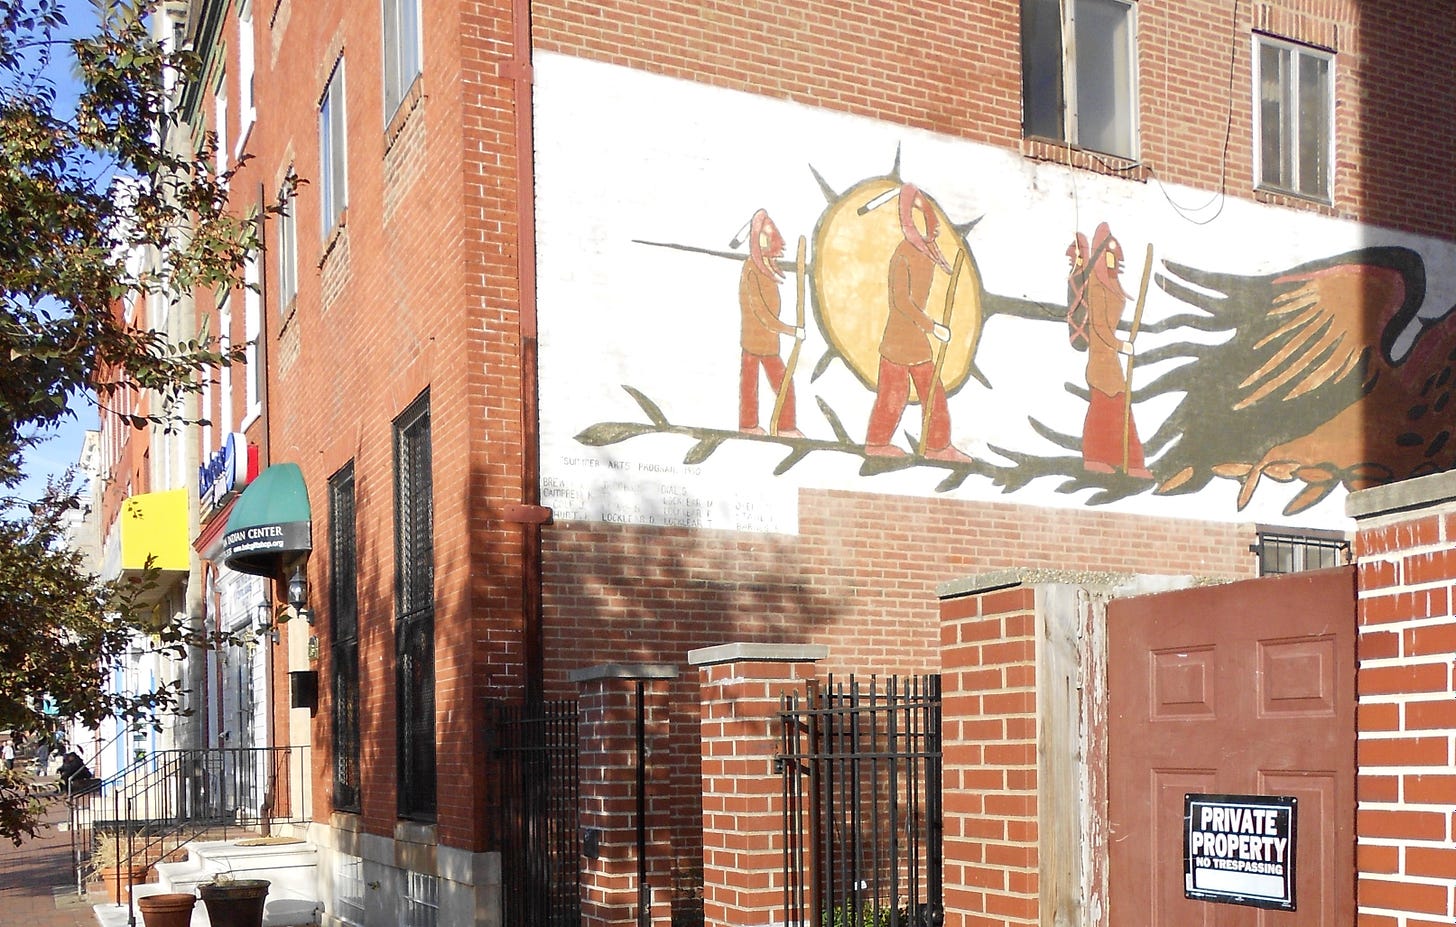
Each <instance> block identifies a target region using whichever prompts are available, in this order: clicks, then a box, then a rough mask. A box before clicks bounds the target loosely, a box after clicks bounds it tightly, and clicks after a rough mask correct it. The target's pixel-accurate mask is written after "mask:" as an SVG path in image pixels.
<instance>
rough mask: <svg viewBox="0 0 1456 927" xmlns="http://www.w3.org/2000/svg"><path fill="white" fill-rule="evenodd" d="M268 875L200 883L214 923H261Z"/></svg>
mask: <svg viewBox="0 0 1456 927" xmlns="http://www.w3.org/2000/svg"><path fill="white" fill-rule="evenodd" d="M268 885H269V882H268V880H267V879H235V880H233V881H231V882H208V883H206V884H204V885H199V886H197V892H198V894H200V895H201V896H202V903H203V904H205V905H207V917H208V919H209V920H210V921H212V927H262V925H263V901H264V900H265V899H266V898H267V897H268Z"/></svg>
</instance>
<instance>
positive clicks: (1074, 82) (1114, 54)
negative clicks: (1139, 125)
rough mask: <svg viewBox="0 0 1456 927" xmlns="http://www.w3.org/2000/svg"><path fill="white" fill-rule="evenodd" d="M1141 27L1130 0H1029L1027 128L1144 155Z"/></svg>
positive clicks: (1024, 62) (1025, 7)
mask: <svg viewBox="0 0 1456 927" xmlns="http://www.w3.org/2000/svg"><path fill="white" fill-rule="evenodd" d="M1133 34H1134V30H1133V5H1132V3H1130V2H1128V0H1021V108H1022V131H1023V132H1024V133H1025V134H1026V135H1027V136H1028V137H1031V136H1035V137H1038V138H1048V139H1052V140H1053V141H1058V142H1064V143H1066V144H1068V145H1075V146H1077V147H1079V148H1088V149H1091V150H1093V151H1100V152H1103V153H1105V154H1109V155H1114V156H1116V157H1120V158H1129V159H1131V158H1135V157H1137V145H1136V142H1135V137H1136V117H1135V114H1136V110H1137V107H1136V101H1137V96H1136V93H1135V88H1134V68H1133V61H1134V55H1133ZM1069 37H1070V39H1071V41H1068V38H1069Z"/></svg>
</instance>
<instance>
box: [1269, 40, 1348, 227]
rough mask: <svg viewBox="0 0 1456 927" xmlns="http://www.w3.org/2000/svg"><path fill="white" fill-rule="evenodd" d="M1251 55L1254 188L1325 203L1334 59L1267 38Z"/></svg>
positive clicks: (1327, 183) (1328, 177)
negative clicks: (1255, 183) (1255, 140)
mask: <svg viewBox="0 0 1456 927" xmlns="http://www.w3.org/2000/svg"><path fill="white" fill-rule="evenodd" d="M1254 52H1255V54H1254V67H1255V73H1254V87H1255V91H1254V92H1255V95H1256V98H1255V100H1254V118H1255V120H1256V122H1257V123H1258V125H1257V127H1256V131H1255V133H1254V137H1255V138H1256V139H1257V146H1258V147H1257V148H1256V149H1255V154H1254V158H1255V163H1256V170H1257V176H1258V178H1259V186H1260V187H1265V188H1268V189H1273V190H1281V191H1285V192H1288V193H1297V194H1299V195H1301V196H1308V197H1312V198H1314V199H1319V200H1325V201H1327V202H1328V201H1329V199H1330V174H1331V164H1330V153H1331V149H1332V147H1333V146H1332V145H1331V143H1330V139H1331V126H1332V124H1333V120H1332V119H1331V118H1330V114H1331V113H1332V112H1333V111H1334V86H1335V81H1334V58H1333V56H1332V55H1330V54H1329V53H1328V52H1322V51H1318V50H1316V49H1313V48H1309V47H1307V46H1302V45H1294V44H1291V43H1289V42H1282V41H1279V40H1277V39H1272V38H1269V37H1268V36H1255V37H1254Z"/></svg>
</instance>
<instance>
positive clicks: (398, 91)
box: [382, 0, 421, 121]
mask: <svg viewBox="0 0 1456 927" xmlns="http://www.w3.org/2000/svg"><path fill="white" fill-rule="evenodd" d="M382 2H383V4H384V7H383V11H384V118H385V120H386V121H387V120H389V119H390V118H391V117H393V116H394V112H395V110H397V109H399V104H400V103H401V102H403V101H404V95H405V92H406V91H408V90H409V88H410V84H412V83H414V80H415V78H416V77H417V76H418V75H419V73H420V58H421V55H420V0H382Z"/></svg>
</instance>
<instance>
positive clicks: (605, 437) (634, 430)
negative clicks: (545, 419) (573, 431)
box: [576, 422, 657, 447]
mask: <svg viewBox="0 0 1456 927" xmlns="http://www.w3.org/2000/svg"><path fill="white" fill-rule="evenodd" d="M656 432H657V429H656V428H653V427H652V426H651V425H643V424H642V423H640V422H599V423H597V424H595V425H593V426H591V427H590V428H588V429H586V430H585V431H583V432H582V433H581V434H579V435H577V436H576V440H577V441H578V442H580V443H582V444H585V445H587V446H588V447H604V446H606V445H608V444H616V443H617V442H619V441H626V440H627V439H628V438H635V437H637V436H638V435H650V434H655V433H656Z"/></svg>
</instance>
